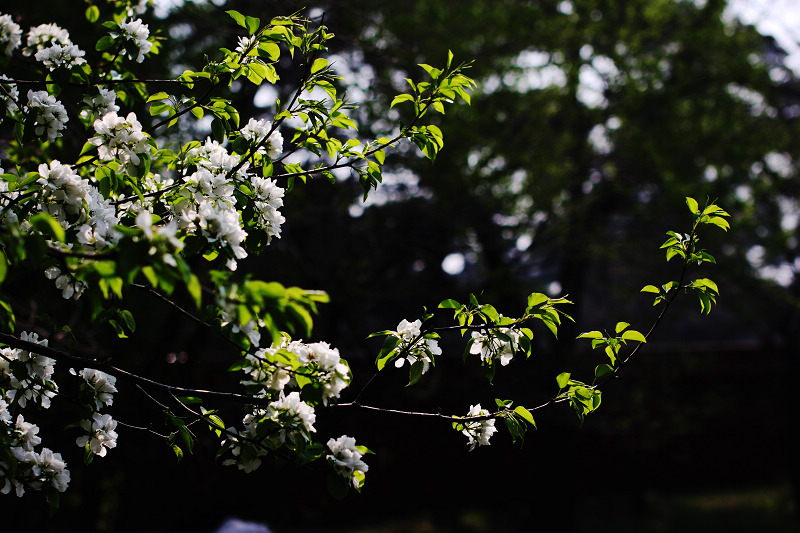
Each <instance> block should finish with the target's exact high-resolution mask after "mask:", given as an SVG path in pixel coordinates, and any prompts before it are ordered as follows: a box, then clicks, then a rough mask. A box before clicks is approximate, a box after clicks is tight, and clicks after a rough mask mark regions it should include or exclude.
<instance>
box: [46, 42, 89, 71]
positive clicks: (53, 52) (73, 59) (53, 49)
mask: <svg viewBox="0 0 800 533" xmlns="http://www.w3.org/2000/svg"><path fill="white" fill-rule="evenodd" d="M84 55H85V52H84V51H83V50H81V49H80V48H78V47H77V46H76V45H74V44H67V45H60V44H53V45H52V46H50V47H48V48H43V49H42V50H39V51H38V52H36V55H35V56H34V58H35V59H36V61H41V62H42V63H44V66H45V67H47V68H48V69H50V70H55V69H57V68H58V67H61V66H64V67H73V66H75V65H82V64H84V63H86V60H85V59H83V56H84Z"/></svg>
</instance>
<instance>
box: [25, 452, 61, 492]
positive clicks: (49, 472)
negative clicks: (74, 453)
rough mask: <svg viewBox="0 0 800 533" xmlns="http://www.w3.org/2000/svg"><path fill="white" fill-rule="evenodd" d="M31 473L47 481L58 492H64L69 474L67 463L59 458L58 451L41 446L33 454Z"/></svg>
mask: <svg viewBox="0 0 800 533" xmlns="http://www.w3.org/2000/svg"><path fill="white" fill-rule="evenodd" d="M32 470H33V473H34V475H36V476H37V478H38V479H39V480H41V481H43V482H45V483H47V482H49V483H50V484H51V485H52V486H53V487H54V488H55V489H56V490H57V491H58V492H64V491H65V490H67V486H68V485H69V481H70V476H69V470H67V463H65V462H64V460H63V459H62V458H61V454H60V453H54V452H53V451H52V450H50V449H49V448H43V449H42V451H41V452H39V453H38V454H35V455H34V466H33V469H32Z"/></svg>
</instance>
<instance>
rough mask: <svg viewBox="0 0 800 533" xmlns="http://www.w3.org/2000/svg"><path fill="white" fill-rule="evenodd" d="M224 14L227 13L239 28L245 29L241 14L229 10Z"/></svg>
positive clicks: (245, 25)
mask: <svg viewBox="0 0 800 533" xmlns="http://www.w3.org/2000/svg"><path fill="white" fill-rule="evenodd" d="M225 13H227V14H228V15H230V17H231V18H232V19H233V20H235V21H236V24H238V25H239V26H241V27H242V28H246V27H247V24H246V23H245V18H244V15H242V14H241V13H239V12H238V11H234V10H233V9H230V10H228V11H226V12H225Z"/></svg>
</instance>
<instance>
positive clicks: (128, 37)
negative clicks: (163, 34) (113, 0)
mask: <svg viewBox="0 0 800 533" xmlns="http://www.w3.org/2000/svg"><path fill="white" fill-rule="evenodd" d="M117 27H118V28H119V29H120V32H119V33H112V35H116V36H119V37H122V39H123V40H125V41H131V42H132V43H133V45H134V46H135V47H136V50H135V52H134V53H131V52H130V51H128V58H130V59H133V58H134V56H135V57H136V62H137V63H141V62H142V61H144V56H145V54H147V53H148V52H150V49H151V48H152V47H153V43H151V42H150V41H148V40H147V38H148V37H150V29H149V28H148V27H147V24H144V23H143V22H142V19H136V20H131V21H128V20H123V21H122V22H120V23H119V24H118V25H117Z"/></svg>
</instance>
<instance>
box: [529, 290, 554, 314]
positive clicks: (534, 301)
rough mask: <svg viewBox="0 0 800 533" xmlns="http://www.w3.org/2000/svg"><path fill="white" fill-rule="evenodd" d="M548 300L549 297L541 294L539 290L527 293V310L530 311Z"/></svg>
mask: <svg viewBox="0 0 800 533" xmlns="http://www.w3.org/2000/svg"><path fill="white" fill-rule="evenodd" d="M549 301H550V298H549V297H548V296H547V295H546V294H542V293H540V292H534V293H533V294H529V295H528V312H530V311H531V309H533V308H534V307H538V306H540V305H542V304H544V303H547V302H549Z"/></svg>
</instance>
